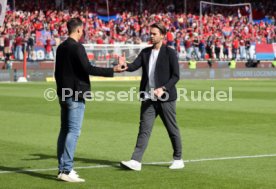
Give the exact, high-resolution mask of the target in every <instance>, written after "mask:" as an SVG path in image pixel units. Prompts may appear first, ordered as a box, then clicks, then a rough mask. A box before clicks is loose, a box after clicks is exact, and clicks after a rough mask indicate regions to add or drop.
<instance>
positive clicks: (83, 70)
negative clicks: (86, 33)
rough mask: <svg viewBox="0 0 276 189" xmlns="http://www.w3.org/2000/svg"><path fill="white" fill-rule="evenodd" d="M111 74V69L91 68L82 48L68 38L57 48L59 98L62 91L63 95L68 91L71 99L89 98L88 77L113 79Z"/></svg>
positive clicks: (56, 75) (56, 72) (56, 69)
mask: <svg viewBox="0 0 276 189" xmlns="http://www.w3.org/2000/svg"><path fill="white" fill-rule="evenodd" d="M113 74H114V71H113V69H112V68H99V67H95V66H92V65H91V64H90V63H89V60H88V57H87V54H86V51H85V48H84V46H83V45H82V44H80V43H78V42H77V41H75V40H74V39H72V38H70V37H69V38H68V39H67V40H65V41H64V42H63V43H61V44H60V45H59V46H58V48H57V55H56V65H55V79H56V84H57V94H58V96H59V97H61V96H62V89H64V91H65V92H64V94H65V95H69V94H70V92H69V89H70V90H71V91H72V92H71V93H73V94H72V97H75V96H77V97H78V98H85V97H87V98H91V96H90V91H91V87H90V80H89V75H95V76H105V77H113ZM65 88H66V89H65ZM76 93H78V95H76Z"/></svg>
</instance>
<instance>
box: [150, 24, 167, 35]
mask: <svg viewBox="0 0 276 189" xmlns="http://www.w3.org/2000/svg"><path fill="white" fill-rule="evenodd" d="M150 27H151V28H157V29H159V31H160V33H161V34H163V35H166V33H167V29H166V28H165V26H164V25H163V24H162V23H160V22H156V23H154V24H152V25H151V26H150Z"/></svg>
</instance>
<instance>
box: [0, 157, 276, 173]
mask: <svg viewBox="0 0 276 189" xmlns="http://www.w3.org/2000/svg"><path fill="white" fill-rule="evenodd" d="M266 157H276V154H263V155H253V156H234V157H218V158H203V159H194V160H184V162H185V163H194V162H204V161H221V160H236V159H253V158H266ZM170 163H171V162H150V163H143V164H144V165H166V164H170ZM114 166H119V164H115V165H91V166H85V167H75V168H74V169H96V168H108V167H114ZM57 170H58V169H57V168H48V169H24V170H14V171H0V174H5V173H28V172H46V171H57Z"/></svg>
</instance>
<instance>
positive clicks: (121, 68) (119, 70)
mask: <svg viewBox="0 0 276 189" xmlns="http://www.w3.org/2000/svg"><path fill="white" fill-rule="evenodd" d="M127 68H128V67H127V65H125V66H124V67H122V65H120V64H118V65H116V66H114V67H113V70H114V72H117V73H121V72H124V71H126V70H127Z"/></svg>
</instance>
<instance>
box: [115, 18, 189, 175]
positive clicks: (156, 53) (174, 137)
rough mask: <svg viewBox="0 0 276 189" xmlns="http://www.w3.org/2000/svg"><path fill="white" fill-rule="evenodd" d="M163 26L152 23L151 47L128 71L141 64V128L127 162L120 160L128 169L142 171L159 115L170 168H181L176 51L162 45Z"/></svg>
mask: <svg viewBox="0 0 276 189" xmlns="http://www.w3.org/2000/svg"><path fill="white" fill-rule="evenodd" d="M165 35H166V28H165V27H164V26H163V25H162V24H160V23H155V24H153V25H151V30H150V36H151V42H152V44H153V46H152V47H148V48H145V49H143V50H142V51H141V53H140V54H139V55H138V57H137V58H136V59H135V60H134V62H133V63H132V64H128V65H127V67H128V69H127V71H130V72H132V71H135V70H137V69H139V68H140V67H142V72H143V73H142V79H141V83H140V94H141V95H140V96H141V100H142V104H141V113H140V127H139V133H138V137H137V142H136V147H135V150H134V152H133V154H132V157H131V160H130V161H122V162H121V166H122V167H124V168H128V169H131V170H136V171H140V170H141V167H142V165H141V160H142V156H143V154H144V152H145V150H146V147H147V145H148V140H149V137H150V134H151V131H152V127H153V123H154V120H155V118H156V117H157V116H158V115H159V116H160V117H161V119H162V121H163V123H164V125H165V127H166V129H167V131H168V134H169V137H170V140H171V143H172V146H173V150H174V152H173V159H174V161H173V162H172V165H171V166H170V167H169V168H170V169H181V168H183V167H184V162H183V160H182V144H181V136H180V132H179V129H178V127H177V123H176V112H175V109H176V99H177V92H176V87H175V85H176V83H177V81H178V80H179V64H178V59H177V55H176V51H175V50H174V49H172V48H170V47H168V46H165V45H163V39H164V37H165ZM119 63H120V64H124V63H125V57H124V56H123V57H120V58H119Z"/></svg>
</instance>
